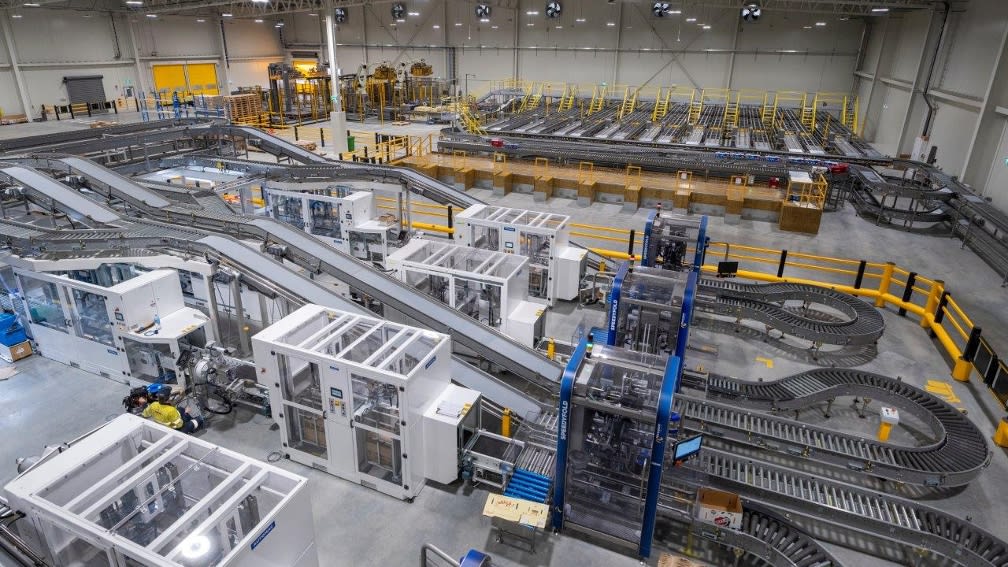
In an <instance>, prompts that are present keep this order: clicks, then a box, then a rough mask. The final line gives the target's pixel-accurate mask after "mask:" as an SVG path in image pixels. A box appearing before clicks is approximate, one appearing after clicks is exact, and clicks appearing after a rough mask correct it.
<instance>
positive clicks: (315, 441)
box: [252, 305, 451, 499]
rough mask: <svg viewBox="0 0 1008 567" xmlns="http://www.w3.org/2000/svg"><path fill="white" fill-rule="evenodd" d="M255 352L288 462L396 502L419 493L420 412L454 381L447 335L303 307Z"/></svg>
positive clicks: (258, 342)
mask: <svg viewBox="0 0 1008 567" xmlns="http://www.w3.org/2000/svg"><path fill="white" fill-rule="evenodd" d="M252 349H253V353H254V356H255V363H256V366H258V367H259V369H260V371H259V381H260V383H261V384H262V385H264V386H266V387H267V388H268V389H269V391H270V407H271V408H272V412H273V419H275V420H276V421H277V423H278V424H279V425H280V433H281V440H282V442H283V446H284V451H285V452H286V453H287V455H288V456H289V457H290V458H291V459H292V460H295V461H298V462H300V463H304V464H307V465H310V466H312V467H315V468H318V469H320V470H323V471H326V472H328V473H330V474H333V475H336V476H339V477H341V478H344V479H346V480H349V481H351V482H356V483H360V484H361V485H363V486H367V487H369V488H373V489H375V490H378V491H381V492H384V493H385V494H389V495H391V496H395V497H397V498H402V499H412V498H413V497H415V496H416V495H417V494H418V493H419V492H420V490H421V489H422V488H423V486H424V483H425V474H426V468H425V467H426V463H425V451H424V436H423V416H424V413H425V412H426V411H427V409H428V408H429V407H430V405H431V403H432V402H434V401H435V400H436V399H437V398H438V397H439V396H441V394H442V393H443V392H444V390H445V389H446V388H447V386H449V385H450V382H451V374H450V366H451V339H450V338H449V337H448V335H443V334H440V333H435V332H433V331H428V330H425V329H419V328H415V327H408V326H405V325H400V324H397V323H391V322H389V321H384V320H381V319H375V318H371V317H366V316H362V315H357V314H353V313H348V312H343V311H336V310H333V309H329V308H326V307H321V306H318V305H306V306H304V307H302V308H300V309H298V310H297V311H295V312H294V313H291V314H290V315H288V316H287V317H284V318H283V319H281V320H280V321H278V322H276V323H274V324H273V325H271V326H269V327H268V328H266V329H264V330H263V331H261V332H259V333H258V334H256V335H255V336H254V337H252Z"/></svg>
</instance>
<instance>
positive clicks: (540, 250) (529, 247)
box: [519, 232, 551, 265]
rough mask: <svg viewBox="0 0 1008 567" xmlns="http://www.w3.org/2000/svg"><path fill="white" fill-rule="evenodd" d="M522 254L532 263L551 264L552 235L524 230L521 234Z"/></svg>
mask: <svg viewBox="0 0 1008 567" xmlns="http://www.w3.org/2000/svg"><path fill="white" fill-rule="evenodd" d="M519 244H520V250H521V252H520V253H521V255H522V256H525V257H527V258H529V261H530V262H531V263H532V264H542V265H547V264H549V259H550V245H551V242H550V237H549V236H548V235H545V234H538V233H535V232H522V233H521V234H520V236H519Z"/></svg>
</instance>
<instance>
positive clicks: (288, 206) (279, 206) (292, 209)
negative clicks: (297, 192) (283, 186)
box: [269, 193, 305, 229]
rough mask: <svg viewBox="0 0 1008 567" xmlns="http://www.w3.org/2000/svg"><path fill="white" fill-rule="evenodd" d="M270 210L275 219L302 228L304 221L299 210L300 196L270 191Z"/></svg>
mask: <svg viewBox="0 0 1008 567" xmlns="http://www.w3.org/2000/svg"><path fill="white" fill-rule="evenodd" d="M269 196H270V205H271V208H270V211H271V214H272V216H273V218H275V219H276V220H278V221H280V222H285V223H287V224H290V225H293V226H296V227H298V228H301V229H303V228H304V225H305V222H304V216H303V215H302V212H301V198H300V197H287V196H284V195H277V194H275V193H270V194H269Z"/></svg>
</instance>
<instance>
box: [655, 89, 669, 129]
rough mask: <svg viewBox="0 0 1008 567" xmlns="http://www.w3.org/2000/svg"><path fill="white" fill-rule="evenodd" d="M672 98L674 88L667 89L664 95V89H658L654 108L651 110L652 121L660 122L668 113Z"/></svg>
mask: <svg viewBox="0 0 1008 567" xmlns="http://www.w3.org/2000/svg"><path fill="white" fill-rule="evenodd" d="M671 98H672V89H666V90H665V91H664V96H663V95H662V90H661V89H658V96H657V97H655V103H654V110H652V111H651V121H652V122H658V121H659V120H661V119H662V118H665V115H666V114H668V108H669V100H671Z"/></svg>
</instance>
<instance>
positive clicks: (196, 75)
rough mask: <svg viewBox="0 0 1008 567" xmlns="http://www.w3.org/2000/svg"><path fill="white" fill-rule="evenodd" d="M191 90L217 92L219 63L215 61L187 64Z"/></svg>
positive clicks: (203, 92) (202, 92) (205, 93)
mask: <svg viewBox="0 0 1008 567" xmlns="http://www.w3.org/2000/svg"><path fill="white" fill-rule="evenodd" d="M186 74H187V75H188V78H189V90H190V91H191V92H192V93H193V94H204V95H215V94H217V65H216V64H214V63H189V64H188V65H186Z"/></svg>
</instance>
